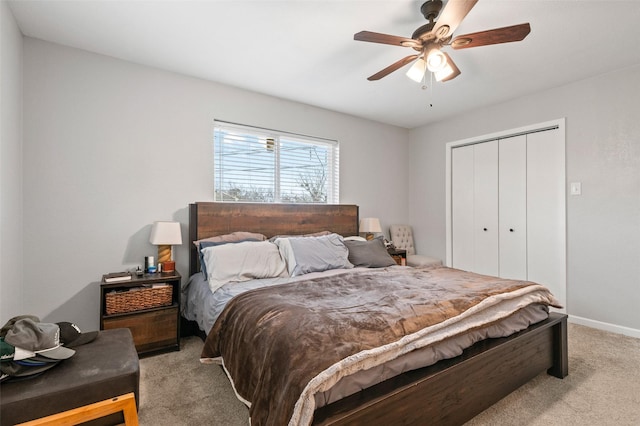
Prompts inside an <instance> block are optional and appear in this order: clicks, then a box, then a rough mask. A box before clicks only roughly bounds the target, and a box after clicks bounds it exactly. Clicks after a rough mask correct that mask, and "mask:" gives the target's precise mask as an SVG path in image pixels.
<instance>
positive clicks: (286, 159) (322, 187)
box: [213, 121, 339, 204]
mask: <svg viewBox="0 0 640 426" xmlns="http://www.w3.org/2000/svg"><path fill="white" fill-rule="evenodd" d="M213 140H214V143H213V158H214V168H213V169H214V200H215V201H246V202H259V203H318V204H337V203H338V202H339V194H338V158H339V149H338V142H336V141H332V140H327V139H321V138H314V137H309V136H302V135H295V134H291V133H284V132H278V131H274V130H268V129H260V128H257V127H249V126H242V125H238V124H232V123H226V122H221V121H216V122H215V126H214V137H213Z"/></svg>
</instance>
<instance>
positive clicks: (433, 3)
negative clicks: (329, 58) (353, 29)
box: [353, 0, 531, 82]
mask: <svg viewBox="0 0 640 426" xmlns="http://www.w3.org/2000/svg"><path fill="white" fill-rule="evenodd" d="M477 2H478V0H449V1H447V4H446V5H445V7H444V10H442V13H441V14H440V10H441V9H442V1H441V0H428V1H426V2H425V3H424V4H423V5H422V6H421V7H420V12H422V15H424V17H425V19H426V20H427V21H428V22H427V23H426V24H425V25H422V26H421V27H419V28H418V29H416V30H415V31H414V32H413V35H412V36H411V38H406V37H399V36H394V35H388V34H381V33H375V32H371V31H360V32H359V33H356V34H355V35H354V36H353V39H354V40H358V41H368V42H372V43H382V44H391V45H393V46H401V47H411V48H413V49H414V50H416V51H418V52H419V53H417V54H413V55H409V56H406V57H404V58H402V59H400V60H399V61H397V62H395V63H393V64H391V65H389V66H388V67H386V68H385V69H383V70H381V71H378V72H377V73H375V74H373V75H372V76H371V77H369V78H367V80H369V81H374V80H380V79H381V78H383V77H385V76H387V75H389V74H391V73H392V72H394V71H396V70H398V69H400V68H402V67H403V66H405V65H407V64H409V63H411V62H413V61H415V63H414V64H413V66H412V67H411V68H410V69H409V71H408V72H407V76H409V77H410V78H411V79H413V80H415V81H416V82H420V81H422V79H423V78H424V76H425V73H426V70H429V71H431V72H433V74H434V77H435V79H436V80H437V81H449V80H452V79H454V78H455V77H457V76H458V75H460V69H459V68H458V67H457V66H456V64H455V63H454V62H453V60H452V59H451V57H450V56H449V55H448V54H447V53H446V52H443V51H442V50H441V48H442V47H443V46H451V47H452V48H453V49H455V50H457V49H468V48H471V47H478V46H487V45H491V44H499V43H509V42H513V41H521V40H523V39H524V38H525V37H526V36H527V35H528V34H529V32H530V31H531V26H530V25H529V23H526V24H519V25H513V26H510V27H503V28H496V29H492V30H486V31H480V32H477V33H470V34H464V35H460V36H457V37H455V38H453V39H452V37H453V33H454V31H455V30H456V29H457V28H458V25H460V22H462V20H463V19H464V17H465V16H467V14H468V13H469V11H470V10H471V9H472V8H473V6H475V4H476V3H477ZM439 14H440V17H439V18H438V15H439ZM436 18H438V19H437V20H436Z"/></svg>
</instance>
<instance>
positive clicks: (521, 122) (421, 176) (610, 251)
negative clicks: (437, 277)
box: [409, 66, 640, 337]
mask: <svg viewBox="0 0 640 426" xmlns="http://www.w3.org/2000/svg"><path fill="white" fill-rule="evenodd" d="M487 90H490V88H487ZM561 117H566V162H567V169H566V170H567V183H570V182H582V195H581V196H571V195H569V190H568V188H567V298H568V303H567V305H568V306H567V311H568V313H569V314H570V315H571V316H572V318H573V320H574V321H575V322H582V323H585V324H587V325H592V326H596V327H600V328H605V329H607V328H608V329H615V330H616V331H619V332H625V333H627V334H631V335H635V336H639V337H640V310H639V309H638V307H640V120H638V117H640V66H637V67H633V68H629V69H625V70H620V71H616V72H611V73H608V74H606V75H602V76H600V77H597V78H592V79H588V80H584V81H578V82H575V83H573V84H570V85H567V86H563V87H558V88H555V89H552V90H548V91H545V92H541V93H536V94H533V95H530V96H527V97H524V98H520V99H516V100H513V101H511V102H508V103H505V104H501V105H497V106H494V107H491V108H486V109H484V110H480V111H463V110H461V111H460V114H459V116H458V117H456V118H455V119H451V120H448V121H443V122H439V123H437V124H434V125H430V126H425V127H422V128H418V129H414V130H412V131H411V135H410V149H409V165H410V166H409V169H410V173H409V174H410V179H409V181H410V187H409V200H410V201H409V212H410V221H411V222H412V223H413V224H414V226H415V227H416V234H417V241H416V245H417V249H418V252H423V253H425V254H432V255H435V256H439V257H441V258H442V259H444V258H445V245H446V240H445V238H446V236H445V144H446V143H447V142H451V141H457V140H462V139H466V138H470V137H474V136H479V135H485V134H490V133H494V132H498V131H503V130H508V129H514V128H518V127H523V126H526V125H530V124H535V123H540V122H545V121H549V120H553V119H557V118H561Z"/></svg>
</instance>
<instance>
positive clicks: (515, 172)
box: [498, 135, 527, 280]
mask: <svg viewBox="0 0 640 426" xmlns="http://www.w3.org/2000/svg"><path fill="white" fill-rule="evenodd" d="M498 163H499V166H498V170H499V171H498V174H499V181H500V183H499V199H500V200H499V206H500V207H499V216H500V225H499V226H500V228H499V234H500V235H499V240H500V250H499V251H500V273H499V274H498V275H499V276H500V277H502V278H510V279H515V280H526V279H527V137H526V136H525V135H520V136H514V137H511V138H507V139H501V140H500V142H499V160H498Z"/></svg>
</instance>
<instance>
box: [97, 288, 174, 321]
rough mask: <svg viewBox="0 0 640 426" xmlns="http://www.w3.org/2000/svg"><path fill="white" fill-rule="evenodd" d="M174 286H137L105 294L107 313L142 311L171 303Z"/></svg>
mask: <svg viewBox="0 0 640 426" xmlns="http://www.w3.org/2000/svg"><path fill="white" fill-rule="evenodd" d="M172 295H173V287H172V286H170V285H167V286H162V287H149V288H145V287H136V288H134V289H131V290H129V291H121V292H111V293H107V294H106V295H105V304H106V308H105V309H106V313H107V315H112V314H122V313H125V312H133V311H140V310H142V309H151V308H158V307H160V306H168V305H171V298H172Z"/></svg>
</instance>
